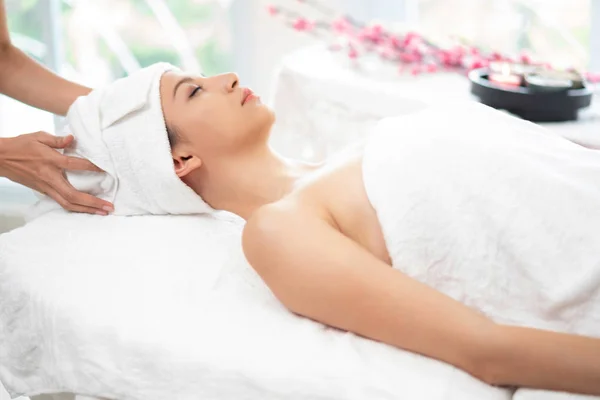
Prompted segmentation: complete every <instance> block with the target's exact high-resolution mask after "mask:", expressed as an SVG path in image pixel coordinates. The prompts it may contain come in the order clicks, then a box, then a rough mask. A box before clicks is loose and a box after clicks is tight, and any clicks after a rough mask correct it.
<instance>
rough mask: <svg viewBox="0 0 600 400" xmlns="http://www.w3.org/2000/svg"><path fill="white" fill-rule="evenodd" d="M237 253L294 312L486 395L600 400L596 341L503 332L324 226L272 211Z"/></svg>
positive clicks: (258, 218) (249, 230)
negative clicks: (597, 399)
mask: <svg viewBox="0 0 600 400" xmlns="http://www.w3.org/2000/svg"><path fill="white" fill-rule="evenodd" d="M243 245H244V252H245V254H246V257H247V258H248V261H249V262H250V264H251V265H252V266H253V267H254V268H255V269H256V271H257V272H258V273H259V274H260V275H261V277H262V278H263V279H264V280H265V282H266V283H267V284H268V286H269V287H270V288H271V290H272V291H273V293H274V294H275V295H276V296H277V298H278V299H279V300H280V301H281V302H282V303H283V304H284V305H285V306H286V307H288V308H289V309H290V310H291V311H293V312H295V313H298V314H300V315H303V316H306V317H308V318H311V319H314V320H317V321H319V322H322V323H324V324H327V325H330V326H334V327H337V328H340V329H343V330H346V331H351V332H354V333H356V334H359V335H362V336H365V337H368V338H371V339H374V340H377V341H381V342H384V343H387V344H390V345H393V346H396V347H399V348H402V349H406V350H409V351H412V352H415V353H420V354H423V355H426V356H429V357H432V358H435V359H438V360H441V361H444V362H447V363H449V364H452V365H455V366H457V367H459V368H461V369H463V370H465V371H466V372H468V373H470V374H471V375H473V376H475V377H477V378H479V379H481V380H483V381H485V382H487V383H489V384H493V385H510V386H524V387H533V388H542V389H547V390H559V391H571V392H579V393H587V394H600V339H592V338H585V337H578V336H574V335H564V334H558V333H551V332H546V331H540V330H535V329H528V328H516V327H507V326H500V325H497V324H495V323H494V322H492V321H491V320H489V319H487V318H486V317H484V316H482V315H481V314H479V313H477V312H476V311H474V310H472V309H470V308H468V307H466V306H464V305H462V304H461V303H459V302H457V301H455V300H453V299H451V298H450V297H447V296H445V295H444V294H442V293H440V292H437V291H435V290H434V289H432V288H430V287H428V286H426V285H424V284H421V283H419V282H417V281H415V280H413V279H411V278H408V277H407V276H405V275H404V274H402V273H401V272H399V271H398V270H395V269H393V268H391V267H390V266H389V265H387V264H385V263H384V262H382V261H380V260H379V259H377V258H376V257H374V256H373V255H372V254H371V253H369V252H368V251H367V250H365V249H363V248H362V247H361V246H359V245H358V244H356V243H355V242H353V241H352V240H350V239H348V238H347V237H345V236H343V235H342V234H340V233H339V232H338V231H336V230H335V229H333V228H332V227H331V226H330V225H329V224H328V223H327V222H325V221H324V220H321V219H318V218H315V217H314V216H311V215H304V213H302V212H298V211H297V210H285V209H282V208H280V207H278V206H271V207H269V208H263V209H262V210H260V211H259V212H258V213H257V214H256V215H254V216H253V217H252V218H251V219H250V220H249V221H248V224H247V225H246V228H245V230H244V236H243Z"/></svg>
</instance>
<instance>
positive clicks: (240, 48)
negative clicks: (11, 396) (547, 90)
mask: <svg viewBox="0 0 600 400" xmlns="http://www.w3.org/2000/svg"><path fill="white" fill-rule="evenodd" d="M6 3H7V8H8V18H9V27H10V31H11V36H12V38H13V41H14V43H15V44H16V45H17V46H18V47H20V48H21V49H22V50H24V51H25V52H27V53H28V54H29V55H31V56H33V57H34V58H35V59H37V60H38V61H40V62H42V63H44V64H46V65H47V66H48V67H50V68H52V69H53V70H55V71H57V72H59V73H60V74H62V75H64V76H66V77H67V78H70V79H73V80H75V81H78V82H81V83H84V84H86V85H89V86H92V87H95V86H98V85H102V84H103V83H105V82H108V81H111V80H113V79H115V78H117V77H120V76H124V75H126V74H127V73H129V72H131V71H133V70H135V69H137V68H139V67H141V66H146V65H149V64H151V63H154V62H156V61H168V62H171V63H174V64H178V65H180V66H181V67H183V68H184V69H186V70H189V71H200V70H201V71H203V72H204V73H205V74H209V75H210V74H216V73H220V72H225V71H232V70H233V71H236V72H238V73H239V75H240V77H241V80H242V81H243V82H244V84H246V85H249V86H251V87H253V88H254V90H255V91H257V92H258V93H260V94H261V95H262V96H263V98H268V95H269V93H270V91H271V88H272V84H273V77H274V71H276V69H277V68H278V65H279V63H280V61H281V59H282V57H283V56H284V55H285V54H287V53H289V52H292V51H294V50H295V49H298V48H300V47H303V46H307V45H309V44H311V43H313V42H315V41H316V38H314V37H311V35H302V34H299V33H298V32H295V31H294V30H293V29H289V28H288V27H285V26H284V24H283V23H282V22H281V21H280V20H277V19H276V18H272V17H271V16H270V15H269V14H268V13H267V11H266V8H267V6H268V5H269V4H270V3H271V2H270V1H267V0H168V1H167V0H83V1H80V0H7V2H6ZM300 3H302V1H298V0H289V1H281V0H279V1H278V2H276V3H275V4H277V5H281V6H285V7H287V8H289V9H292V10H293V9H294V8H297V7H302V4H300ZM322 3H323V4H326V5H327V6H328V7H330V8H332V9H335V10H337V11H338V12H339V13H343V14H349V15H351V16H354V17H355V18H358V19H360V20H363V21H368V20H382V21H388V22H394V23H403V24H405V25H406V26H412V27H415V28H416V29H418V30H419V32H421V33H423V34H425V35H427V36H428V37H430V38H436V39H439V40H444V38H449V37H459V38H461V39H464V40H467V41H470V42H472V43H475V44H477V45H479V46H484V47H489V48H491V49H495V50H498V51H504V52H518V51H520V50H521V49H529V50H530V51H532V52H533V53H535V54H536V55H538V56H539V57H540V58H541V59H544V60H546V61H549V62H553V63H557V64H564V65H568V66H575V67H578V68H587V67H589V66H594V67H595V68H596V69H600V61H599V60H598V59H599V58H600V55H599V54H598V53H600V51H599V50H598V44H597V43H595V44H594V43H591V38H592V37H594V35H593V34H592V32H596V36H595V37H599V36H600V11H599V8H600V6H599V5H598V4H597V3H600V0H323V1H322ZM594 46H595V47H596V49H595V50H594V51H592V47H594ZM55 122H56V121H55V120H54V119H53V117H52V116H51V115H48V114H47V113H44V112H42V111H38V110H34V109H31V108H29V107H27V106H24V105H22V104H19V103H17V102H15V101H13V100H10V99H7V98H2V99H0V135H3V136H13V135H17V134H20V133H25V132H30V131H38V130H47V131H50V132H53V131H54V126H55Z"/></svg>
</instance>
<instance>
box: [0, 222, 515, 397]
mask: <svg viewBox="0 0 600 400" xmlns="http://www.w3.org/2000/svg"><path fill="white" fill-rule="evenodd" d="M242 226H243V225H242V222H241V221H240V220H238V219H235V218H232V217H230V216H228V215H227V214H223V215H221V216H219V217H217V218H213V217H207V216H197V217H196V216H168V217H157V216H148V217H146V216H144V217H114V216H111V217H98V216H88V215H74V214H67V213H65V212H53V213H51V214H48V215H45V216H43V217H40V218H38V219H36V220H34V221H32V222H31V223H29V224H28V225H26V226H25V227H22V228H19V229H16V230H14V231H12V232H10V233H8V234H4V235H2V236H0V304H2V307H0V380H1V381H2V382H3V383H4V385H5V386H6V387H7V388H8V389H9V390H10V391H11V392H12V394H24V395H31V394H35V393H44V392H46V393H52V392H73V393H84V394H87V395H92V396H97V397H105V398H114V399H140V400H141V399H143V400H155V399H156V400H159V399H160V400H164V399H165V398H176V399H181V400H186V399H217V400H219V399H223V400H225V399H233V398H237V399H245V400H254V399H256V400H259V399H260V400H269V399H282V398H285V399H287V400H296V399H307V398H310V399H322V400H327V399H340V398H344V399H357V400H359V399H360V400H364V399H370V400H371V399H398V398H418V399H424V400H427V399H435V400H437V399H440V400H441V399H445V400H447V399H460V400H468V399H484V398H485V399H490V400H495V399H509V398H510V397H511V393H510V392H509V391H507V390H501V389H497V388H492V387H489V386H487V385H485V384H483V383H481V382H479V381H477V380H476V379H474V378H472V377H470V376H469V375H467V374H465V373H464V372H462V371H460V370H457V369H456V368H453V367H451V366H449V365H446V364H443V363H440V362H437V361H434V360H431V359H428V358H425V357H421V356H418V355H415V354H411V353H408V352H404V351H400V350H397V349H394V348H391V347H388V346H385V345H383V344H379V343H375V342H372V341H370V340H366V339H363V338H359V337H356V336H355V335H352V334H349V333H344V332H340V331H337V330H335V329H330V328H327V327H324V326H323V325H320V324H318V323H315V322H312V321H309V320H307V319H304V318H300V317H298V316H295V315H293V314H291V313H289V312H288V311H287V310H286V309H284V308H283V307H282V306H281V305H280V303H279V302H277V300H276V299H275V298H274V297H273V296H272V294H271V293H270V291H269V290H268V289H267V287H266V286H265V285H264V283H263V282H262V281H261V280H260V279H259V277H258V276H257V275H256V274H255V273H254V271H253V270H252V269H251V268H250V266H249V265H248V264H247V263H246V261H245V259H244V256H243V253H242V251H241V245H240V238H241V236H240V234H241V229H242Z"/></svg>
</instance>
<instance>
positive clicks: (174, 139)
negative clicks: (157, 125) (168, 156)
mask: <svg viewBox="0 0 600 400" xmlns="http://www.w3.org/2000/svg"><path fill="white" fill-rule="evenodd" d="M167 138H168V139H169V145H170V146H171V149H173V148H174V147H175V145H177V143H179V134H178V133H177V129H176V128H175V127H174V126H168V125H167Z"/></svg>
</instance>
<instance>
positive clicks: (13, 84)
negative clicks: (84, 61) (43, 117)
mask: <svg viewBox="0 0 600 400" xmlns="http://www.w3.org/2000/svg"><path fill="white" fill-rule="evenodd" d="M90 91H91V89H89V88H87V87H85V86H82V85H79V84H77V83H74V82H70V81H68V80H66V79H63V78H61V77H59V76H58V75H56V74H54V73H53V72H51V71H50V70H48V69H46V68H44V67H43V66H41V65H40V64H38V63H37V62H35V61H34V60H32V59H31V58H29V57H27V56H26V55H25V54H24V53H23V52H22V51H21V50H19V49H17V48H16V47H14V46H13V45H12V43H11V41H10V36H9V33H8V26H7V21H6V10H5V7H4V0H0V93H2V94H5V95H7V96H10V97H12V98H14V99H17V100H19V101H21V102H23V103H26V104H29V105H31V106H33V107H37V108H41V109H42V110H46V111H49V112H51V113H54V114H59V115H65V114H66V113H67V111H68V110H69V107H70V106H71V104H73V102H74V101H75V99H77V97H79V96H84V95H86V94H88V93H89V92H90Z"/></svg>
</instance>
